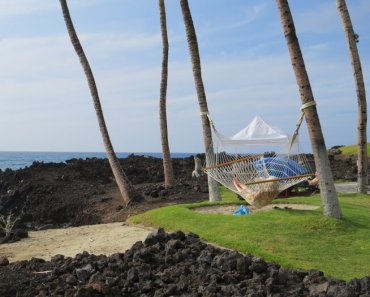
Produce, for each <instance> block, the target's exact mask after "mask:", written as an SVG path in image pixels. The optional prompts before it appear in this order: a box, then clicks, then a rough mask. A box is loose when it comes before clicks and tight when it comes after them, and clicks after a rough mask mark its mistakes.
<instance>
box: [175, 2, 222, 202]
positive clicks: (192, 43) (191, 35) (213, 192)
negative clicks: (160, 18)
mask: <svg viewBox="0 0 370 297" xmlns="http://www.w3.org/2000/svg"><path fill="white" fill-rule="evenodd" d="M180 5H181V11H182V15H183V18H184V24H185V29H186V35H187V39H188V45H189V51H190V57H191V62H192V66H193V76H194V81H195V87H196V90H197V95H198V102H199V107H200V112H201V117H202V126H203V139H204V147H205V151H207V150H208V149H209V148H210V146H211V144H212V131H211V126H210V122H209V120H208V117H207V114H208V106H207V99H206V93H205V91H204V85H203V80H202V70H201V65H200V56H199V49H198V41H197V35H196V33H195V28H194V24H193V19H192V17H191V13H190V8H189V4H188V1H187V0H180ZM208 189H209V200H210V201H219V200H221V197H220V192H219V189H218V183H217V182H216V181H215V180H214V179H212V178H211V177H210V176H208Z"/></svg>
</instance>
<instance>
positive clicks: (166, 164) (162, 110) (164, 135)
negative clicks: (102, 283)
mask: <svg viewBox="0 0 370 297" xmlns="http://www.w3.org/2000/svg"><path fill="white" fill-rule="evenodd" d="M158 3H159V12H160V21H161V33H162V43H163V59H162V78H161V87H160V99H159V121H160V127H161V140H162V152H163V170H164V186H165V187H166V188H168V187H170V186H172V185H173V181H174V177H173V168H172V162H171V154H170V147H169V144H168V130H167V113H166V95H167V80H168V37H167V21H166V8H165V5H164V0H159V1H158Z"/></svg>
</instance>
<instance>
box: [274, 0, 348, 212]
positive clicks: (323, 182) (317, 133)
mask: <svg viewBox="0 0 370 297" xmlns="http://www.w3.org/2000/svg"><path fill="white" fill-rule="evenodd" d="M277 5H278V9H279V12H280V18H281V24H282V26H283V30H284V35H285V38H286V40H287V44H288V49H289V54H290V59H291V61H292V66H293V69H294V74H295V77H296V80H297V84H298V87H299V92H300V94H301V100H302V104H305V103H308V102H313V101H314V97H313V93H312V89H311V85H310V81H309V78H308V74H307V71H306V67H305V64H304V60H303V56H302V52H301V48H300V45H299V42H298V38H297V35H296V32H295V27H294V22H293V17H292V15H291V12H290V8H289V4H288V1H287V0H277ZM304 114H305V117H306V122H307V128H308V132H309V135H310V140H311V146H312V152H313V155H314V158H315V164H316V169H317V172H318V175H319V177H320V183H319V185H320V193H321V200H322V202H323V205H324V214H325V215H326V216H331V217H335V218H337V219H340V218H341V217H342V213H341V209H340V205H339V201H338V197H337V193H336V191H335V187H334V180H333V175H332V172H331V169H330V163H329V158H328V154H327V150H326V146H325V141H324V136H323V134H322V130H321V125H320V120H319V116H318V114H317V110H316V106H315V105H312V106H310V107H308V108H305V109H304Z"/></svg>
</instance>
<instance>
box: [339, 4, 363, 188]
mask: <svg viewBox="0 0 370 297" xmlns="http://www.w3.org/2000/svg"><path fill="white" fill-rule="evenodd" d="M337 8H338V11H339V15H340V17H341V19H342V23H343V26H344V32H345V35H346V40H347V45H348V50H349V55H350V58H351V63H352V67H353V75H354V77H355V81H356V92H357V103H358V126H357V144H358V162H357V168H358V174H357V190H358V191H359V192H362V193H365V194H366V193H367V183H368V180H367V176H368V170H367V163H368V162H367V136H366V134H367V104H366V93H365V84H364V77H363V75H362V68H361V61H360V56H359V54H358V49H357V42H358V35H357V34H356V33H355V32H354V30H353V26H352V22H351V17H350V15H349V12H348V9H347V4H346V1H345V0H337Z"/></svg>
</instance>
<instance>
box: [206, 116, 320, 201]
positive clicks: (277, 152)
mask: <svg viewBox="0 0 370 297" xmlns="http://www.w3.org/2000/svg"><path fill="white" fill-rule="evenodd" d="M210 122H211V126H212V132H213V135H212V136H213V144H212V145H211V146H210V147H209V149H208V151H207V152H206V164H205V166H204V168H203V170H204V172H206V173H207V174H208V175H209V176H211V177H212V178H213V179H215V180H217V181H218V182H219V183H220V184H222V185H224V186H225V187H227V188H228V189H230V190H231V191H233V192H235V193H236V194H238V195H239V196H241V197H242V198H244V199H245V200H246V201H247V202H248V203H249V204H251V205H253V206H255V207H257V208H259V207H262V206H265V205H267V204H269V203H270V202H271V201H272V200H273V199H274V198H276V196H277V195H278V194H279V193H280V192H282V191H284V190H285V189H288V188H290V187H292V186H293V185H295V184H298V183H300V182H302V181H305V180H307V179H308V177H310V176H313V175H314V174H313V173H312V172H313V171H312V169H311V166H310V163H309V161H308V159H307V157H306V155H305V154H303V153H301V152H300V147H299V143H298V137H297V136H298V129H299V126H300V123H299V125H297V129H296V131H295V133H294V134H293V136H291V137H289V136H288V135H286V134H284V133H283V132H282V131H281V130H280V129H278V128H276V127H272V126H270V125H269V124H267V123H266V122H265V121H264V120H263V119H262V118H261V117H259V116H256V117H255V118H254V119H253V121H252V122H251V123H250V124H249V125H248V126H247V127H246V128H244V129H243V130H241V131H240V132H238V133H237V134H235V135H234V136H232V137H225V136H223V135H222V134H220V133H219V132H218V131H217V130H216V128H215V126H214V125H213V123H212V121H210ZM266 150H267V151H266Z"/></svg>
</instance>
